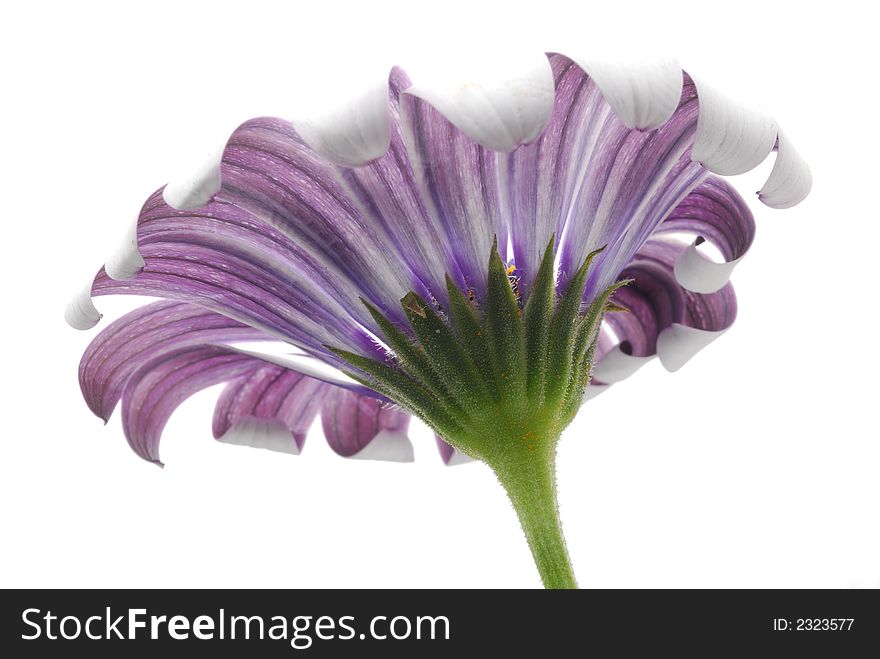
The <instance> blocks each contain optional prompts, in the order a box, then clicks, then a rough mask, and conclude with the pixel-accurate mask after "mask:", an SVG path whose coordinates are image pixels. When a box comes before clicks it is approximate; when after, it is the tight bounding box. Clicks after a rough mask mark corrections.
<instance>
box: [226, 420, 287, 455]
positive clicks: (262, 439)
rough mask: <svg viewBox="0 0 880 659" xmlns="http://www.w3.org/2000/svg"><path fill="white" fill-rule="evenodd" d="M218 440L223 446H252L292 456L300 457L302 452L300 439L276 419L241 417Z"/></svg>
mask: <svg viewBox="0 0 880 659" xmlns="http://www.w3.org/2000/svg"><path fill="white" fill-rule="evenodd" d="M216 439H217V441H218V442H221V443H223V444H234V445H236V446H250V447H251V448H261V449H266V450H268V451H275V452H277V453H288V454H290V455H299V454H300V452H301V450H302V447H301V446H300V442H299V441H298V440H299V438H297V437H296V436H295V435H294V434H293V433H291V431H290V429H289V428H287V427H286V426H285V425H284V424H283V423H281V422H280V421H277V420H274V419H258V418H256V417H241V418H239V419H238V420H237V421H236V422H235V424H234V425H233V426H232V427H231V428H229V430H227V431H226V432H225V433H223V434H222V435H221V436H220V437H217V438H216ZM303 439H304V438H303Z"/></svg>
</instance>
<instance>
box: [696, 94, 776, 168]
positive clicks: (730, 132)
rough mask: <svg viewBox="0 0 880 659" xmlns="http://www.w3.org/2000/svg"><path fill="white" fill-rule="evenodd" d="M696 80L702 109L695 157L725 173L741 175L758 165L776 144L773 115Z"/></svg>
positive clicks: (708, 166) (700, 161)
mask: <svg viewBox="0 0 880 659" xmlns="http://www.w3.org/2000/svg"><path fill="white" fill-rule="evenodd" d="M693 80H694V84H695V86H696V88H697V96H698V97H699V103H700V110H699V114H698V117H697V134H696V136H695V138H694V146H693V150H692V152H691V157H692V159H693V160H695V161H696V162H699V163H701V164H702V165H703V166H704V167H706V169H708V170H709V171H711V172H715V173H716V174H723V175H725V176H731V175H734V174H742V173H743V172H747V171H749V170H750V169H753V168H754V167H756V166H757V165H759V164H760V163H761V162H762V161H763V160H764V158H766V157H767V155H768V154H769V153H770V151H772V150H773V146H774V145H775V144H776V136H777V126H776V122H775V121H774V120H773V118H772V117H769V116H767V115H766V114H764V113H763V112H761V111H759V110H757V109H754V108H751V107H748V106H746V105H742V104H740V103H738V102H737V101H734V100H733V99H731V98H729V97H728V96H726V95H724V94H722V93H720V92H718V91H716V90H715V89H713V88H712V87H710V86H709V85H707V84H705V83H704V82H701V81H700V80H697V79H695V78H694V79H693Z"/></svg>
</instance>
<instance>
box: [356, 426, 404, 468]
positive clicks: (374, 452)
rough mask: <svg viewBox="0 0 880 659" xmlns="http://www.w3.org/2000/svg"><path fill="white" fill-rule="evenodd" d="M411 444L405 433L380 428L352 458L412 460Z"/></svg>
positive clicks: (391, 460)
mask: <svg viewBox="0 0 880 659" xmlns="http://www.w3.org/2000/svg"><path fill="white" fill-rule="evenodd" d="M413 455H414V454H413V445H412V442H411V441H409V437H407V436H406V433H402V432H394V431H391V430H382V431H380V432H379V434H377V435H376V436H375V437H373V439H372V441H371V442H370V443H369V444H367V445H366V446H365V447H364V448H362V449H361V450H360V451H358V452H357V453H355V454H354V455H351V456H349V458H350V459H352V460H382V461H384V462H412V461H413Z"/></svg>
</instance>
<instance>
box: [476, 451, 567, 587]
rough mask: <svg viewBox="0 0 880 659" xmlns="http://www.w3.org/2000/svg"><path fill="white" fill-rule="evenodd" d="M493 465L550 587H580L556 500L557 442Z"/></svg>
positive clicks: (545, 584)
mask: <svg viewBox="0 0 880 659" xmlns="http://www.w3.org/2000/svg"><path fill="white" fill-rule="evenodd" d="M522 457H523V458H524V459H517V460H512V461H506V462H505V464H502V465H497V466H493V469H494V470H495V473H496V474H497V476H498V479H499V480H500V481H501V485H502V486H503V487H504V489H505V490H506V491H507V495H508V496H509V497H510V501H511V502H512V503H513V507H514V509H515V510H516V514H517V516H518V517H519V523H520V525H521V526H522V529H523V531H524V532H525V535H526V540H528V543H529V548H530V549H531V550H532V557H533V558H534V560H535V565H536V566H537V568H538V572H539V573H540V575H541V580H542V581H543V582H544V586H545V587H546V588H577V582H576V581H575V577H574V571H573V570H572V567H571V561H570V560H569V557H568V550H567V549H566V547H565V538H564V537H563V535H562V523H561V521H560V519H559V508H558V505H557V501H556V460H555V458H556V442H555V441H554V442H551V443H550V446H548V447H547V448H546V449H545V450H535V451H534V452H527V453H525V454H523V455H522Z"/></svg>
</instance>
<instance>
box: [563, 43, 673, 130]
mask: <svg viewBox="0 0 880 659" xmlns="http://www.w3.org/2000/svg"><path fill="white" fill-rule="evenodd" d="M570 59H572V60H573V61H574V62H575V63H576V64H577V65H578V66H580V67H581V68H582V69H583V70H584V71H585V72H586V73H587V75H589V76H590V77H591V78H592V79H593V81H594V82H595V83H596V85H597V86H598V87H599V89H600V90H601V91H602V95H603V96H604V97H605V100H607V101H608V104H609V105H610V106H611V109H612V110H614V113H615V114H616V115H617V116H618V118H619V119H620V120H621V121H622V122H623V123H624V124H625V125H626V126H627V127H628V128H636V129H639V130H654V129H656V128H659V127H660V126H662V125H663V124H664V123H666V121H668V120H669V118H670V117H671V116H672V114H673V112H675V109H676V108H677V107H678V103H679V100H680V99H681V90H682V85H683V83H684V77H683V75H682V71H681V66H680V65H679V63H678V61H677V60H676V59H675V58H674V57H663V58H657V59H655V60H648V59H644V60H630V61H628V62H627V61H623V60H617V61H604V60H594V59H589V58H582V57H571V58H570Z"/></svg>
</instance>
